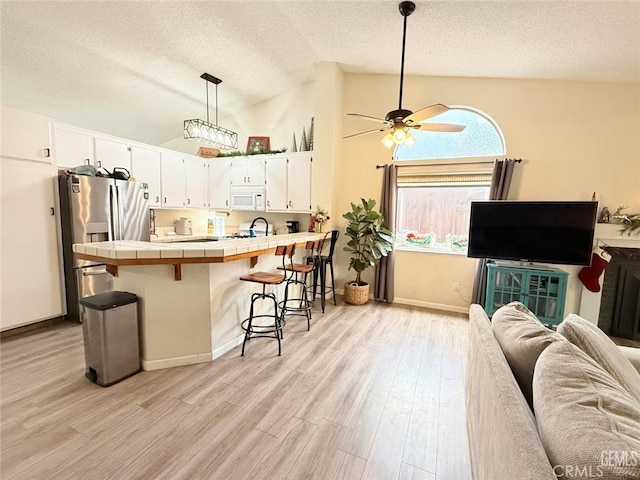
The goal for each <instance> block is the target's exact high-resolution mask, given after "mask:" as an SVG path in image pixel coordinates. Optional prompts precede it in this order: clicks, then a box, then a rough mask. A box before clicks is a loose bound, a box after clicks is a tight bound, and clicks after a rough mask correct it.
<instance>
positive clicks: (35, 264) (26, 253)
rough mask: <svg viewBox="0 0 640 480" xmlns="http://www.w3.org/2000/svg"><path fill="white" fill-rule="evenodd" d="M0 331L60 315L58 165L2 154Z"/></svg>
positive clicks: (61, 309)
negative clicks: (21, 160)
mask: <svg viewBox="0 0 640 480" xmlns="http://www.w3.org/2000/svg"><path fill="white" fill-rule="evenodd" d="M0 161H1V162H2V165H1V167H0V172H1V175H0V176H1V177H2V189H1V190H0V195H1V201H0V205H1V207H0V208H1V212H2V220H1V222H2V223H1V224H2V227H1V229H0V230H1V231H2V233H1V236H0V252H1V254H0V259H1V261H0V265H1V267H0V268H1V275H2V289H1V291H2V294H1V296H2V297H1V300H2V301H1V302H0V303H1V305H2V306H1V310H0V329H2V330H4V329H7V328H11V327H17V326H20V325H26V324H29V323H33V322H37V321H40V320H44V319H47V318H53V317H58V316H60V315H63V314H64V311H63V300H62V276H61V270H60V268H61V265H60V262H59V252H58V242H57V223H58V220H57V215H58V212H57V210H56V202H55V194H54V192H55V189H56V186H57V182H56V180H57V178H56V173H57V172H56V167H55V166H53V165H43V164H36V163H32V162H20V161H15V160H9V159H5V158H2V159H1V160H0Z"/></svg>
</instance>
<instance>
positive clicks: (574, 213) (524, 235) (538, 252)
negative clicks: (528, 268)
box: [467, 200, 598, 265]
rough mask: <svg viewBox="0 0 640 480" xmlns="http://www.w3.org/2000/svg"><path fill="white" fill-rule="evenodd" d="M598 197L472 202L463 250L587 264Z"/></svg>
mask: <svg viewBox="0 0 640 480" xmlns="http://www.w3.org/2000/svg"><path fill="white" fill-rule="evenodd" d="M597 209H598V202H523V201H503V200H497V201H487V202H471V219H470V222H469V248H468V253H467V256H469V257H473V258H489V259H494V260H515V261H520V262H527V263H528V262H539V263H555V264H562V265H589V264H590V263H591V251H592V249H593V230H594V226H595V221H596V212H597Z"/></svg>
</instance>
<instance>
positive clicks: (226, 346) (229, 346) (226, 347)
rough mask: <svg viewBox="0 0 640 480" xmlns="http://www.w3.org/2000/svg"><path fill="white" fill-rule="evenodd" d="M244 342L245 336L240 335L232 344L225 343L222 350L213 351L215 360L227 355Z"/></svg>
mask: <svg viewBox="0 0 640 480" xmlns="http://www.w3.org/2000/svg"><path fill="white" fill-rule="evenodd" d="M243 340H244V334H242V335H239V336H238V337H236V338H234V339H233V340H231V341H230V342H227V343H225V344H224V345H223V346H221V347H220V348H216V349H215V350H214V351H213V359H214V360H215V359H216V358H218V357H220V356H222V355H224V354H225V353H227V352H228V351H229V350H231V349H232V348H235V347H237V346H238V345H240V344H241V343H242V341H243Z"/></svg>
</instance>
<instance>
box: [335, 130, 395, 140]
mask: <svg viewBox="0 0 640 480" xmlns="http://www.w3.org/2000/svg"><path fill="white" fill-rule="evenodd" d="M385 130H386V128H376V129H374V130H367V131H366V132H360V133H354V134H353V135H347V136H346V137H342V138H351V137H358V136H360V135H368V134H369V133H374V132H384V131H385Z"/></svg>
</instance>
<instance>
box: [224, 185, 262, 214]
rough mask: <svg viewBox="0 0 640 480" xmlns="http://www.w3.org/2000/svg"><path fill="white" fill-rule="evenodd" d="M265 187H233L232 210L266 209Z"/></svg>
mask: <svg viewBox="0 0 640 480" xmlns="http://www.w3.org/2000/svg"><path fill="white" fill-rule="evenodd" d="M264 197H265V189H264V188H263V187H255V188H251V187H236V188H232V189H231V209H232V210H260V211H264V209H265V203H266V202H265V199H264Z"/></svg>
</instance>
